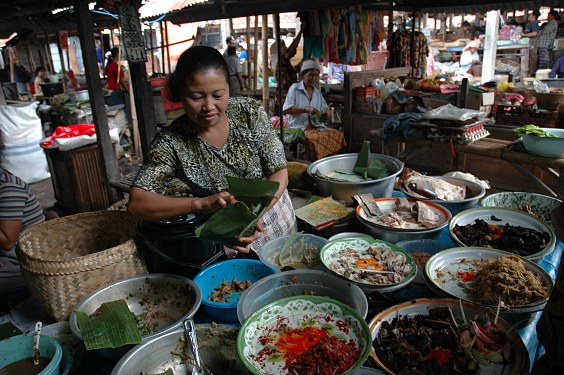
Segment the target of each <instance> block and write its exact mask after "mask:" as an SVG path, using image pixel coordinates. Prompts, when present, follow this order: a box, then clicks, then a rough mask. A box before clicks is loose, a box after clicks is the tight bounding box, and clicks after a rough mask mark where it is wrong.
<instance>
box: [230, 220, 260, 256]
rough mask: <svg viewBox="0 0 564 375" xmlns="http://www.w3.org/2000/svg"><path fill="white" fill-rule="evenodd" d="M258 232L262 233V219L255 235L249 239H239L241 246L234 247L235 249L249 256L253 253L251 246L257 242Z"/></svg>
mask: <svg viewBox="0 0 564 375" xmlns="http://www.w3.org/2000/svg"><path fill="white" fill-rule="evenodd" d="M258 232H262V219H260V220H259V221H258V222H257V226H256V228H255V231H254V232H253V234H251V235H250V236H248V237H241V238H239V242H240V243H241V246H233V248H234V249H235V250H237V251H240V252H242V253H245V254H248V253H249V251H251V244H252V243H253V242H255V241H256V240H257V238H258Z"/></svg>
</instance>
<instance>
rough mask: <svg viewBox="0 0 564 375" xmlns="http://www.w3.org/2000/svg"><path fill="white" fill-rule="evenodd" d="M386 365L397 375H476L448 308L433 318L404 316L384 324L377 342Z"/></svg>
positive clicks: (432, 313)
mask: <svg viewBox="0 0 564 375" xmlns="http://www.w3.org/2000/svg"><path fill="white" fill-rule="evenodd" d="M373 347H374V350H375V351H376V353H377V355H378V358H379V359H380V360H381V361H382V363H383V364H384V365H385V366H386V367H388V368H389V369H391V370H393V372H394V373H396V374H400V375H403V374H474V373H475V366H474V363H473V362H472V361H471V360H470V359H469V358H468V357H467V356H465V355H464V352H463V350H462V349H461V347H460V345H459V341H458V333H457V327H456V326H455V324H454V323H453V321H452V317H451V315H450V312H449V311H448V309H447V308H445V307H438V308H434V309H431V310H429V315H420V314H419V315H414V316H401V317H399V318H394V319H393V320H392V321H391V322H387V321H384V322H382V325H381V327H380V331H379V332H378V337H377V338H376V340H374V342H373Z"/></svg>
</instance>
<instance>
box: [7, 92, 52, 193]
mask: <svg viewBox="0 0 564 375" xmlns="http://www.w3.org/2000/svg"><path fill="white" fill-rule="evenodd" d="M38 105H39V102H31V103H23V104H15V105H6V106H0V164H2V167H3V168H4V169H6V170H8V171H10V172H11V173H13V174H14V175H16V176H18V177H20V178H21V179H22V180H24V181H25V182H27V183H33V182H37V181H41V180H44V179H46V178H49V177H51V174H50V173H49V166H48V165H47V158H46V156H45V152H44V151H43V149H42V148H41V147H40V146H39V142H41V139H42V138H43V130H42V128H41V120H40V119H39V116H38V115H37V112H36V110H37V106H38Z"/></svg>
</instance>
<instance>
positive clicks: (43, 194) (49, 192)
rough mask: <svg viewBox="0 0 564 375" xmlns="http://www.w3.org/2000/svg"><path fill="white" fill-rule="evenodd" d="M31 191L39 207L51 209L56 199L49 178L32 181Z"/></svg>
mask: <svg viewBox="0 0 564 375" xmlns="http://www.w3.org/2000/svg"><path fill="white" fill-rule="evenodd" d="M30 187H31V191H33V193H34V194H35V196H36V197H37V199H38V200H39V203H40V204H41V207H43V209H44V210H50V209H53V207H54V206H55V203H56V202H57V200H56V199H55V193H54V191H53V183H52V182H51V179H50V178H46V179H45V180H42V181H39V182H34V183H32V184H30Z"/></svg>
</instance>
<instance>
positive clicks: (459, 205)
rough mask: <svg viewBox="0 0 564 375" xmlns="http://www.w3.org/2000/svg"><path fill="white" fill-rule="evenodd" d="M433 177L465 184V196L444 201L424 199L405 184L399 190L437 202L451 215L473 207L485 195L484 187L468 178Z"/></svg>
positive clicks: (413, 196)
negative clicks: (461, 198) (458, 199)
mask: <svg viewBox="0 0 564 375" xmlns="http://www.w3.org/2000/svg"><path fill="white" fill-rule="evenodd" d="M433 178H436V179H439V180H444V181H446V182H448V183H451V184H453V185H458V186H465V187H466V198H465V199H463V200H460V201H446V200H440V199H426V198H424V197H422V196H420V195H419V194H417V193H415V192H413V191H411V190H410V189H408V188H406V187H405V186H403V185H402V186H401V191H402V192H403V193H405V195H407V196H408V197H411V198H415V199H424V200H425V201H426V202H432V203H437V204H440V205H441V206H443V207H444V208H446V209H447V210H449V211H450V213H451V214H452V216H454V215H456V214H458V213H459V212H462V211H464V210H467V209H469V208H474V207H475V206H476V205H477V204H478V202H479V201H480V199H482V198H483V197H484V195H486V189H485V188H484V187H483V186H482V185H480V184H478V183H477V182H472V181H468V180H463V179H461V178H453V177H445V176H435V177H433Z"/></svg>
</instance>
